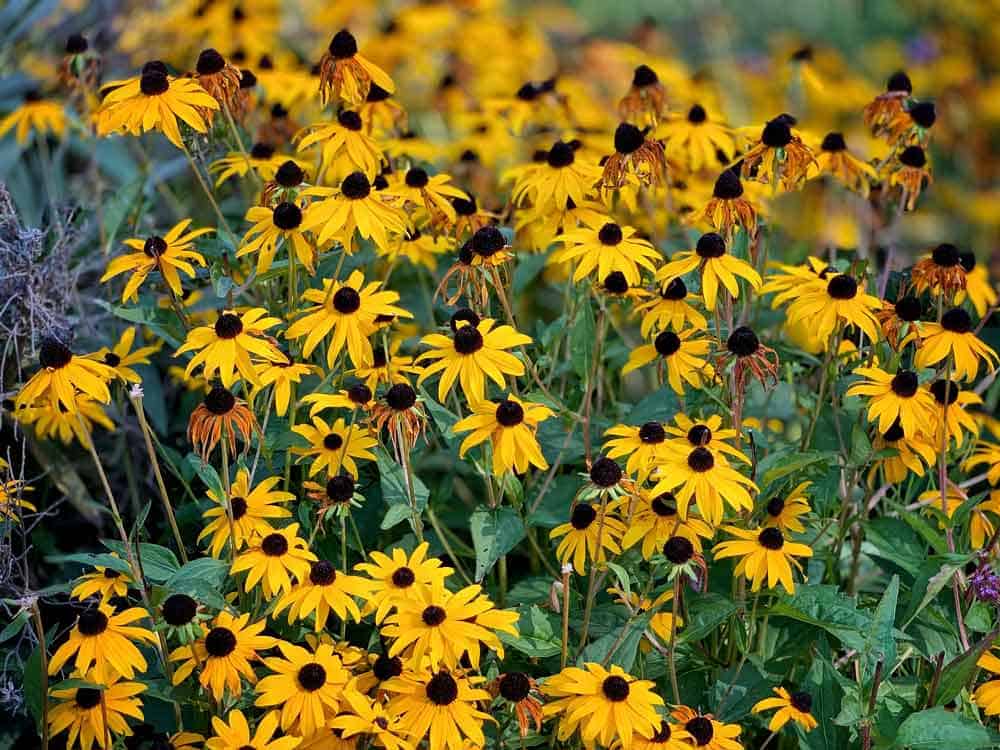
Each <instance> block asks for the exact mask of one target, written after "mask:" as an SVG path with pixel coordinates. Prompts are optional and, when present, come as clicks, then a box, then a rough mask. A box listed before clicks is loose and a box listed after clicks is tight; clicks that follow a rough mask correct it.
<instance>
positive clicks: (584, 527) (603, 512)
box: [549, 502, 625, 575]
mask: <svg viewBox="0 0 1000 750" xmlns="http://www.w3.org/2000/svg"><path fill="white" fill-rule="evenodd" d="M624 533H625V524H623V523H622V522H621V521H619V520H618V519H617V518H615V517H614V516H612V515H611V514H610V513H608V512H607V509H606V508H603V507H601V506H598V507H596V508H595V507H594V505H592V504H591V503H587V502H578V503H576V504H575V505H574V506H573V509H572V511H570V518H569V522H568V523H563V524H559V525H558V526H556V527H555V528H554V529H552V531H551V532H550V534H549V536H550V537H551V538H552V539H559V544H558V545H557V546H556V556H557V557H558V558H559V561H560V562H561V563H562V564H563V565H565V564H567V563H569V562H570V561H572V562H573V568H574V569H575V570H576V572H577V573H579V574H580V575H586V573H587V561H588V560H589V561H590V562H592V563H594V564H596V565H601V564H602V563H604V562H605V561H606V560H607V556H608V553H611V554H612V555H618V554H620V553H621V551H622V550H621V546H620V544H619V542H620V541H621V538H622V536H623V535H624ZM560 537H561V538H560Z"/></svg>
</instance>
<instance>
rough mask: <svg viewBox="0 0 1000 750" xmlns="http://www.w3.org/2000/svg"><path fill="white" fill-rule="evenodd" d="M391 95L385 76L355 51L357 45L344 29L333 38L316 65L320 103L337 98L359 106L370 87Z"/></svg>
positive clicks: (393, 85) (391, 83)
mask: <svg viewBox="0 0 1000 750" xmlns="http://www.w3.org/2000/svg"><path fill="white" fill-rule="evenodd" d="M373 83H374V84H377V85H378V86H380V87H381V88H382V89H383V90H384V91H387V92H389V93H390V94H391V93H392V92H394V91H395V90H396V86H395V84H394V83H393V82H392V79H391V78H390V77H389V76H388V74H387V73H386V72H385V71H384V70H382V68H380V67H379V66H378V65H376V64H375V63H373V62H371V61H370V60H368V58H366V57H365V56H364V55H362V54H361V53H359V52H358V42H357V40H356V39H355V38H354V35H353V34H351V32H349V31H348V30H347V29H341V30H340V31H338V32H337V33H336V34H334V35H333V39H331V40H330V44H329V45H328V46H327V49H326V52H324V53H323V57H322V58H321V59H320V62H319V96H320V100H321V101H322V102H323V104H324V105H325V104H327V103H329V102H330V101H331V100H332V99H334V98H338V99H341V100H343V101H344V102H345V103H347V104H348V105H351V106H355V107H357V106H360V105H361V104H363V103H364V101H365V100H366V99H367V98H368V92H369V91H370V90H371V86H372V84H373Z"/></svg>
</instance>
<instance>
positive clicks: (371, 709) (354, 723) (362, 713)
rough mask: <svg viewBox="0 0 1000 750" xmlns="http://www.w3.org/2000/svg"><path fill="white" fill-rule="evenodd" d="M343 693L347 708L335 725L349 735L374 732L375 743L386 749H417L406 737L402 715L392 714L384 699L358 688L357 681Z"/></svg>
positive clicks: (333, 724) (333, 725) (332, 726)
mask: <svg viewBox="0 0 1000 750" xmlns="http://www.w3.org/2000/svg"><path fill="white" fill-rule="evenodd" d="M342 697H343V701H344V704H346V710H344V711H343V712H342V713H340V714H339V715H337V716H336V717H335V718H334V719H333V721H331V722H330V727H331V728H332V729H334V730H340V732H341V734H342V735H343V736H344V737H345V738H350V737H357V736H359V735H370V736H371V737H372V738H373V740H374V744H375V745H378V746H379V747H383V748H385V750H413V745H412V744H411V743H410V742H409V741H408V740H406V739H403V737H405V736H406V731H405V728H404V725H403V721H402V719H401V718H400V717H399V716H397V715H393V714H390V713H389V712H388V711H386V709H385V706H383V705H382V704H381V703H379V702H378V701H373V700H372V699H371V698H369V697H368V696H367V695H364V694H363V693H360V692H358V691H357V690H356V689H355V686H354V684H351V685H348V687H347V689H346V690H345V691H344V693H343V696H342ZM341 708H344V706H343V705H342V706H341Z"/></svg>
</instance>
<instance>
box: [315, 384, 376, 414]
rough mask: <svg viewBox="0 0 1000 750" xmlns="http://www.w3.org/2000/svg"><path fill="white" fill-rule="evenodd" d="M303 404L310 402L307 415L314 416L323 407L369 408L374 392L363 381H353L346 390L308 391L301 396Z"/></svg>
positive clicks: (373, 401)
mask: <svg viewBox="0 0 1000 750" xmlns="http://www.w3.org/2000/svg"><path fill="white" fill-rule="evenodd" d="M301 401H302V403H303V404H310V407H309V417H310V418H312V417H315V416H316V415H317V414H319V413H320V412H321V411H323V410H324V409H347V410H349V411H355V410H357V409H370V408H371V407H372V406H373V405H374V403H375V394H374V393H372V390H371V388H369V387H368V386H367V385H365V384H364V383H355V384H354V385H352V386H351V387H350V388H348V389H346V390H341V391H337V392H336V393H310V394H308V395H305V396H303V397H302V398H301Z"/></svg>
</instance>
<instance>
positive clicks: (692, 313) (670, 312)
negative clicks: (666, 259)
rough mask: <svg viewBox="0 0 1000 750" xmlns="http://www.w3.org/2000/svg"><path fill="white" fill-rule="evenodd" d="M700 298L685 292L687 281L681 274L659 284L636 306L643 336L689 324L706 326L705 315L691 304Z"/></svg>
mask: <svg viewBox="0 0 1000 750" xmlns="http://www.w3.org/2000/svg"><path fill="white" fill-rule="evenodd" d="M699 299H700V297H699V295H697V294H689V293H688V288H687V284H685V283H684V280H683V279H682V278H680V277H677V278H673V279H671V280H670V281H668V282H667V283H666V284H658V285H657V292H656V293H654V294H652V295H651V296H650V298H649V299H648V300H646V301H644V302H641V303H640V304H638V305H636V306H635V311H636V313H641V314H642V323H641V324H640V327H639V330H640V332H641V333H642V336H643V338H649V336H650V334H651V333H652V332H653V331H658V330H663V329H665V328H672V329H674V330H675V331H680V330H683V329H684V328H685V326H690V327H691V328H693V329H695V330H698V331H703V330H705V328H706V327H707V326H708V322H707V321H706V320H705V316H704V315H702V314H701V313H700V312H699V311H698V309H697V308H696V307H694V305H692V304H691V302H696V301H698V300H699Z"/></svg>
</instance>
